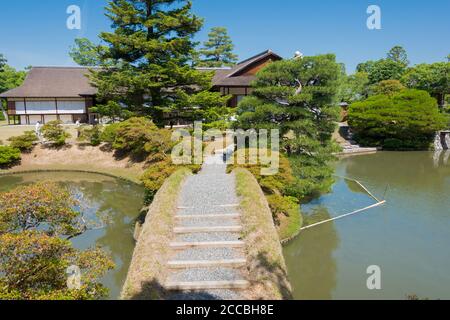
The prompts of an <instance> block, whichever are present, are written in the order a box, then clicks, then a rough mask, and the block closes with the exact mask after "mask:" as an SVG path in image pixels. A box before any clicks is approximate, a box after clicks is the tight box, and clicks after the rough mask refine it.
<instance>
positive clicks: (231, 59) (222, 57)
mask: <svg viewBox="0 0 450 320" xmlns="http://www.w3.org/2000/svg"><path fill="white" fill-rule="evenodd" d="M208 37H209V39H208V41H206V42H204V43H203V48H201V49H200V51H199V53H200V55H201V58H200V59H199V61H197V66H198V67H209V68H214V67H224V66H232V65H234V64H235V63H236V61H237V56H236V55H235V54H234V53H233V50H234V45H233V42H232V41H231V38H230V36H229V35H228V32H227V29H226V28H222V27H215V28H212V29H211V32H210V33H209V34H208Z"/></svg>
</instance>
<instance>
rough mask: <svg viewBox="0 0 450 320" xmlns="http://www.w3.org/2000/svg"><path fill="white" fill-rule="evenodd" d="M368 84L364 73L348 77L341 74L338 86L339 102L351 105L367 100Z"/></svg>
mask: <svg viewBox="0 0 450 320" xmlns="http://www.w3.org/2000/svg"><path fill="white" fill-rule="evenodd" d="M368 84H369V78H368V75H367V73H365V72H356V73H355V74H352V75H349V76H347V75H345V74H343V75H342V77H341V81H340V86H339V93H338V97H339V100H340V101H341V102H346V103H348V104H351V103H353V102H355V101H360V100H362V99H365V98H367V96H368V95H369V87H368Z"/></svg>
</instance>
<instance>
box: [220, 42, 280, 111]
mask: <svg viewBox="0 0 450 320" xmlns="http://www.w3.org/2000/svg"><path fill="white" fill-rule="evenodd" d="M282 59H283V58H282V57H280V56H279V55H277V54H276V53H274V52H273V51H272V50H266V51H264V52H261V53H259V54H257V55H255V56H253V57H251V58H248V59H246V60H244V61H241V62H239V63H238V64H237V65H236V66H234V67H232V68H228V69H221V68H218V69H214V71H215V75H214V78H213V90H215V91H219V92H221V93H222V94H223V95H232V98H231V100H230V101H229V104H228V105H229V107H237V105H238V103H239V102H240V101H241V100H242V98H243V97H245V96H247V95H249V94H251V93H252V88H251V83H252V82H253V80H255V79H256V73H257V72H258V71H259V70H261V69H262V68H264V67H265V66H267V64H269V63H271V62H273V61H278V60H282Z"/></svg>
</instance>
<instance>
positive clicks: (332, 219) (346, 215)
mask: <svg viewBox="0 0 450 320" xmlns="http://www.w3.org/2000/svg"><path fill="white" fill-rule="evenodd" d="M385 203H386V200H383V201H379V202H377V203H375V204H373V205H371V206H368V207H365V208H362V209H359V210H355V211H353V212H350V213H346V214H343V215H340V216H338V217H335V218H331V219H327V220H324V221H321V222H317V223H313V224H311V225H309V226H306V227H303V228H301V229H300V230H306V229H309V228H312V227H316V226H318V225H321V224H324V223H327V222H331V221H335V220H338V219H342V218H345V217H348V216H351V215H354V214H357V213H360V212H362V211H366V210H369V209H372V208H375V207H378V206H381V205H383V204H385Z"/></svg>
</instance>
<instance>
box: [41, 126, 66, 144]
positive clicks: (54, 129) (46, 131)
mask: <svg viewBox="0 0 450 320" xmlns="http://www.w3.org/2000/svg"><path fill="white" fill-rule="evenodd" d="M42 135H43V137H44V138H45V139H46V140H47V141H49V142H50V143H52V144H53V145H54V146H56V147H61V146H63V145H65V144H66V139H68V138H70V137H71V135H70V134H69V133H68V132H66V131H65V130H64V127H63V126H62V122H61V121H57V120H56V121H50V122H47V123H46V124H45V125H44V126H43V127H42Z"/></svg>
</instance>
